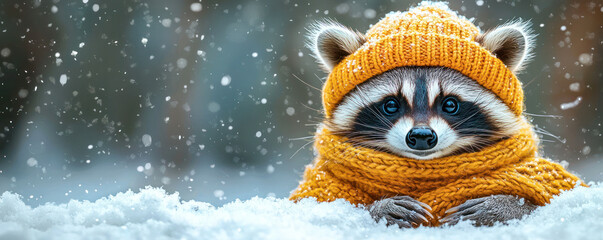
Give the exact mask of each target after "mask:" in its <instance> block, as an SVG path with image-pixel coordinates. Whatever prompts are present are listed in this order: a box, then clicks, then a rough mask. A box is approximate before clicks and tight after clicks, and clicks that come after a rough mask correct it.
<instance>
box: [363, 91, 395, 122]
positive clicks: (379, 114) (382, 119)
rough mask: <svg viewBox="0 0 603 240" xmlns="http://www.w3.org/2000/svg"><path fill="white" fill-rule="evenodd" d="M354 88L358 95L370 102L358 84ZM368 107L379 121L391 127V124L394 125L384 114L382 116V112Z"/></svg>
mask: <svg viewBox="0 0 603 240" xmlns="http://www.w3.org/2000/svg"><path fill="white" fill-rule="evenodd" d="M356 89H357V90H358V93H360V96H361V97H362V98H364V100H365V101H366V102H371V101H370V99H369V98H368V96H367V95H366V94H365V93H364V92H363V91H362V89H361V88H359V87H358V86H356ZM368 109H369V110H370V111H371V112H372V113H373V114H374V115H375V116H377V118H378V119H379V121H381V123H383V124H385V125H386V126H388V127H390V128H391V127H393V125H394V124H393V123H392V122H391V121H390V120H388V119H387V118H386V117H385V116H383V114H382V113H381V112H379V111H375V109H373V108H370V107H369V108H368Z"/></svg>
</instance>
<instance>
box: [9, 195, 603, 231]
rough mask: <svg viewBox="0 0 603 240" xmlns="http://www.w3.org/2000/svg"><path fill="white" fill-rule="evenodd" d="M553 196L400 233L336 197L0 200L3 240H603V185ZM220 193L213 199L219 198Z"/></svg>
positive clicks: (127, 197) (115, 197)
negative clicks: (504, 214) (218, 203)
mask: <svg viewBox="0 0 603 240" xmlns="http://www.w3.org/2000/svg"><path fill="white" fill-rule="evenodd" d="M591 185H592V186H591V187H590V188H584V187H579V188H577V189H575V190H572V191H569V192H566V193H563V194H562V195H561V196H559V197H557V198H555V199H553V201H552V202H551V204H549V205H547V206H545V207H541V208H538V209H537V210H536V211H535V212H534V213H532V214H531V215H529V216H528V217H526V218H525V219H524V220H521V221H513V222H511V223H510V224H509V225H496V226H494V227H479V228H476V227H473V226H471V225H470V224H469V223H467V222H461V223H460V224H458V225H456V226H445V227H436V228H429V227H420V228H417V229H398V228H396V227H389V228H388V227H386V226H385V225H384V223H383V222H381V223H376V222H374V221H373V220H372V219H371V217H370V216H369V214H368V212H367V211H365V210H364V209H362V208H357V207H354V206H353V205H351V204H349V203H347V202H345V201H343V200H337V201H335V202H332V203H317V202H315V201H314V200H312V199H305V200H302V201H301V202H299V203H297V204H295V203H292V202H290V201H288V200H286V199H276V198H271V197H268V198H257V197H256V198H252V199H250V200H246V201H240V200H235V201H233V202H231V203H228V204H226V205H224V206H223V207H214V206H212V205H210V204H208V203H204V202H196V201H181V200H180V197H179V195H178V193H174V194H168V193H166V192H165V191H164V190H162V189H158V188H150V187H147V188H145V189H141V190H140V191H139V192H138V193H135V192H132V191H127V192H124V193H118V194H116V195H115V196H109V197H107V198H101V199H99V200H96V201H94V202H89V201H77V200H71V201H69V202H68V203H66V204H58V205H57V204H52V203H47V204H45V205H41V206H38V207H33V208H32V207H30V206H28V205H26V204H25V203H24V202H23V200H22V199H21V197H20V196H19V195H17V194H13V193H10V192H4V193H3V194H2V195H1V196H0V213H2V214H0V239H444V238H445V239H463V240H465V239H603V234H602V233H601V232H600V230H601V229H603V183H597V184H591ZM219 191H221V190H218V191H217V192H215V193H214V194H215V195H216V196H220V195H223V194H220V192H219Z"/></svg>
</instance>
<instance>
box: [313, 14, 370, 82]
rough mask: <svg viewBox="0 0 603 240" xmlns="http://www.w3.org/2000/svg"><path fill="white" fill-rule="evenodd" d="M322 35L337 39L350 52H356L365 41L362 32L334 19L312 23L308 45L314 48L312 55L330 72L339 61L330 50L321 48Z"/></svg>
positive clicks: (342, 47)
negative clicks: (335, 59) (336, 60)
mask: <svg viewBox="0 0 603 240" xmlns="http://www.w3.org/2000/svg"><path fill="white" fill-rule="evenodd" d="M320 36H324V37H325V38H327V39H332V40H336V41H337V42H338V45H339V47H340V48H341V49H343V50H344V51H346V52H348V53H353V52H355V51H356V49H358V48H360V46H362V44H363V43H364V42H365V40H364V36H363V35H362V34H361V33H359V32H357V31H354V30H352V29H350V28H348V27H345V26H343V25H341V24H340V23H338V22H335V21H333V20H323V21H317V22H315V23H314V24H312V25H311V26H310V28H309V29H308V36H307V39H308V41H307V42H306V46H307V47H308V48H309V49H310V50H312V55H313V56H314V58H316V60H317V62H318V63H319V64H320V66H321V67H322V68H323V69H324V70H325V71H326V72H330V71H331V70H332V69H333V67H335V65H336V64H337V62H335V61H334V59H333V56H330V53H329V51H328V50H327V51H325V50H324V49H321V45H322V44H324V42H321V41H320Z"/></svg>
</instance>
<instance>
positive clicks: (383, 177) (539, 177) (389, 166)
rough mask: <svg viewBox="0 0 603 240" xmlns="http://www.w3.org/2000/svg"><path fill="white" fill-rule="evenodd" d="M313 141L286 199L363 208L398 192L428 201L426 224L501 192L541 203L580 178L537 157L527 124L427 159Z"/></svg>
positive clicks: (328, 136) (325, 138)
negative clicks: (466, 149) (477, 145)
mask: <svg viewBox="0 0 603 240" xmlns="http://www.w3.org/2000/svg"><path fill="white" fill-rule="evenodd" d="M315 138H316V142H315V145H314V147H315V149H316V150H317V152H318V156H317V157H316V159H315V160H314V162H313V164H312V165H309V166H307V167H306V171H305V173H304V180H303V181H302V182H301V183H300V185H299V186H298V188H297V189H296V190H294V191H293V193H292V194H291V196H290V199H291V200H295V201H296V200H299V199H302V198H306V197H314V198H316V199H317V200H318V201H333V200H335V199H337V198H343V199H346V200H347V201H349V202H350V203H353V204H363V205H367V204H371V203H373V202H374V201H376V200H379V199H382V198H387V197H393V196H398V195H406V196H410V197H413V198H415V199H417V200H418V201H421V202H424V203H426V204H428V205H430V206H431V208H432V214H433V215H434V217H435V219H433V221H432V222H431V223H430V225H433V226H437V225H438V219H440V218H442V217H444V216H445V213H444V212H445V211H446V210H448V209H449V208H451V207H455V206H458V205H459V204H462V203H463V202H465V201H467V200H469V199H474V198H480V197H486V196H490V195H497V194H505V195H514V196H518V197H522V198H525V199H527V200H529V201H531V202H532V203H534V204H537V205H541V206H542V205H545V204H547V203H549V201H550V199H551V198H552V197H553V196H554V195H557V194H559V193H560V192H561V191H563V190H569V189H572V188H574V186H576V184H578V183H580V179H578V178H577V177H576V176H574V175H572V174H571V173H569V172H568V171H566V170H565V169H564V168H563V167H562V166H561V165H559V164H557V163H554V162H551V161H549V160H546V159H543V158H540V157H539V156H538V154H537V151H538V147H537V142H536V137H535V136H534V134H533V132H532V129H531V127H530V126H529V125H528V124H527V123H524V127H523V129H522V130H521V131H520V133H519V134H517V135H515V136H513V137H511V138H508V139H505V140H502V141H500V142H498V143H496V144H494V145H492V146H490V147H487V148H485V149H483V150H481V151H479V152H473V153H464V154H459V155H454V156H448V157H443V158H438V159H433V160H417V159H411V158H405V157H399V156H396V155H393V154H389V153H385V152H381V151H377V150H373V149H368V148H364V147H359V146H355V145H353V144H351V143H349V142H348V141H347V139H346V138H345V137H341V136H338V135H335V134H333V133H331V132H329V131H328V130H327V129H322V130H321V131H319V132H317V134H316V136H315ZM583 185H584V184H583Z"/></svg>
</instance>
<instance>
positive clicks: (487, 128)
mask: <svg viewBox="0 0 603 240" xmlns="http://www.w3.org/2000/svg"><path fill="white" fill-rule="evenodd" d="M448 97H449V96H446V97H444V96H441V95H440V96H438V97H437V98H436V103H437V104H435V106H434V108H435V109H434V110H435V111H438V113H439V115H440V116H441V117H442V118H443V119H444V120H446V122H448V124H449V125H450V127H451V128H452V129H453V130H454V131H455V132H456V133H457V134H458V135H459V136H460V137H461V138H462V137H465V136H472V137H477V138H478V139H479V140H478V141H475V143H476V144H475V147H476V148H481V147H483V146H486V145H489V144H491V143H492V142H493V141H494V140H495V138H493V136H495V135H496V134H495V133H496V132H499V130H500V129H498V128H497V127H496V125H494V123H493V122H492V120H491V119H490V118H489V117H488V115H487V114H486V113H485V112H484V111H483V110H482V109H481V108H480V107H479V106H478V105H477V104H476V103H473V102H469V101H463V100H461V99H460V98H458V97H454V98H455V99H457V101H458V102H457V104H458V110H457V111H456V113H454V114H450V113H448V112H445V111H444V109H443V104H444V100H447V99H448ZM460 141H462V140H460Z"/></svg>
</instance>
